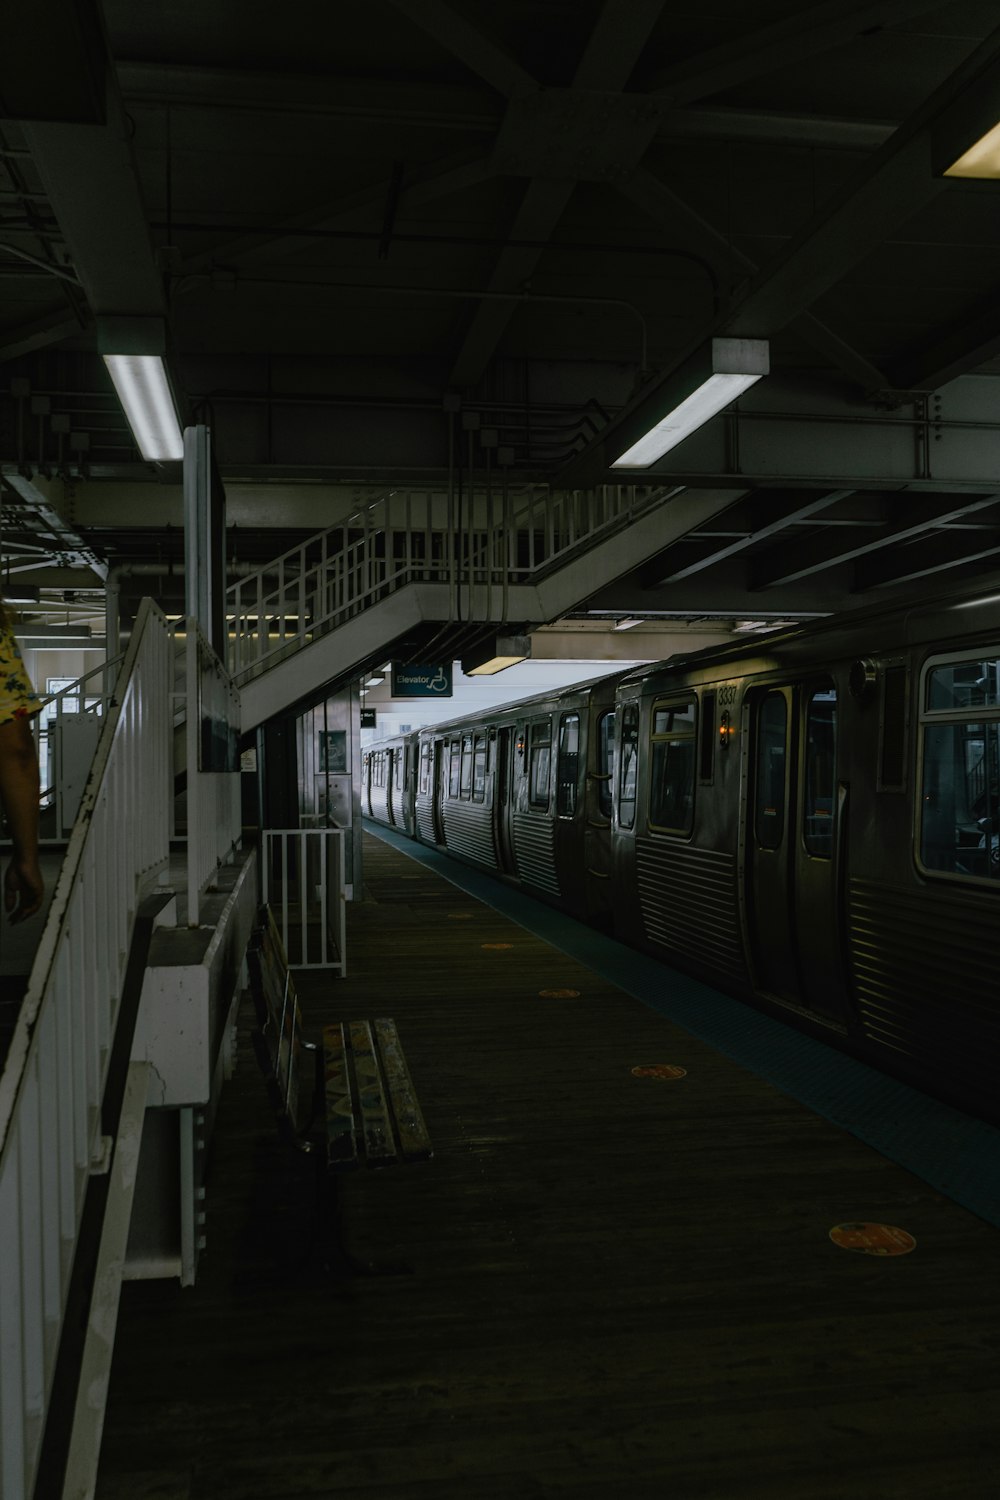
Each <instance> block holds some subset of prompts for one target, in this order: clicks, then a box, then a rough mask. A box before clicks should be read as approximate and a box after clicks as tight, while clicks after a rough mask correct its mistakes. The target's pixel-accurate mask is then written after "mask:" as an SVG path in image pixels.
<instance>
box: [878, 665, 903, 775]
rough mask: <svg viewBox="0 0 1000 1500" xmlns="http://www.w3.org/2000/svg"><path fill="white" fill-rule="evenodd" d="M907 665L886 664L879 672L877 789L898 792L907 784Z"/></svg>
mask: <svg viewBox="0 0 1000 1500" xmlns="http://www.w3.org/2000/svg"><path fill="white" fill-rule="evenodd" d="M906 698H907V694H906V667H905V666H904V665H898V666H887V667H886V668H885V671H884V672H883V673H882V720H881V723H880V724H879V754H878V782H877V787H878V790H879V791H880V792H901V791H902V790H903V789H904V787H905V785H906V725H907V715H906Z"/></svg>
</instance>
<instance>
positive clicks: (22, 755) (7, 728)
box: [0, 602, 45, 922]
mask: <svg viewBox="0 0 1000 1500" xmlns="http://www.w3.org/2000/svg"><path fill="white" fill-rule="evenodd" d="M41 707H42V705H41V704H40V703H39V701H38V699H37V698H36V697H35V692H34V689H33V687H32V685H31V682H30V680H29V678H28V674H27V672H26V671H25V669H24V663H23V661H22V660H21V653H20V651H19V649H18V645H17V641H16V640H15V639H14V632H13V630H12V628H11V623H10V617H9V615H8V614H7V611H6V609H4V607H3V604H2V602H0V802H2V803H3V810H4V813H5V814H6V818H7V828H8V831H9V833H10V838H11V842H12V844H13V852H12V855H11V859H10V863H9V864H8V866H7V869H6V872H5V874H4V881H3V904H4V910H5V912H6V913H7V915H8V917H9V919H10V920H11V921H12V922H23V921H24V920H25V918H26V917H32V916H34V914H35V912H36V911H38V909H39V907H40V906H41V904H42V897H43V895H44V893H45V882H44V881H43V879H42V871H41V867H40V865H39V862H38V792H39V778H38V754H37V752H36V750H35V740H34V736H33V735H32V733H31V722H30V721H31V719H32V717H33V716H34V715H35V714H37V713H38V712H39V711H40V710H41Z"/></svg>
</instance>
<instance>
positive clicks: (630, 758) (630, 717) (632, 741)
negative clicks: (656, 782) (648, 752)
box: [618, 703, 639, 828]
mask: <svg viewBox="0 0 1000 1500" xmlns="http://www.w3.org/2000/svg"><path fill="white" fill-rule="evenodd" d="M621 762H622V769H621V785H620V786H619V788H618V822H619V823H620V824H621V826H622V828H634V826H635V788H636V783H637V780H638V769H639V705H638V703H626V705H625V707H624V708H623V709H622V746H621Z"/></svg>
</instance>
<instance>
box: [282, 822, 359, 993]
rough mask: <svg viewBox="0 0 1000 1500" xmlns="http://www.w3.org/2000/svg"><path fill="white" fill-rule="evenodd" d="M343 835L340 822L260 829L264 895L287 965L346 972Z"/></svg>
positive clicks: (345, 895)
mask: <svg viewBox="0 0 1000 1500" xmlns="http://www.w3.org/2000/svg"><path fill="white" fill-rule="evenodd" d="M345 836H346V835H345V831H344V830H343V829H342V828H267V829H264V830H263V831H262V835H261V844H262V847H261V868H262V871H263V875H262V892H263V898H264V900H265V901H266V902H267V904H268V905H269V906H270V908H271V910H272V911H273V913H274V918H275V921H276V922H277V924H278V929H279V931H280V932H281V939H282V942H283V943H284V945H285V952H286V954H287V955H288V962H289V965H290V966H291V967H292V968H296V969H328V970H330V971H331V972H332V973H334V974H338V975H339V976H340V977H341V978H344V976H345V975H346V974H347V944H346V925H347V924H346V903H347V894H346V888H345V868H346V860H345V850H344V840H345Z"/></svg>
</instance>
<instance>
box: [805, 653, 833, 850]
mask: <svg viewBox="0 0 1000 1500" xmlns="http://www.w3.org/2000/svg"><path fill="white" fill-rule="evenodd" d="M804 770H805V775H804V786H803V807H802V841H803V843H804V844H805V847H806V853H807V854H811V855H813V856H814V858H816V859H830V858H831V857H832V855H833V813H834V808H835V806H836V803H835V800H834V799H835V797H836V793H837V689H836V688H835V687H834V685H833V683H832V682H828V683H826V684H825V685H824V686H822V687H818V688H816V689H815V690H814V691H813V692H812V693H811V694H810V695H809V701H808V703H807V705H806V740H805V768H804Z"/></svg>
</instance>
